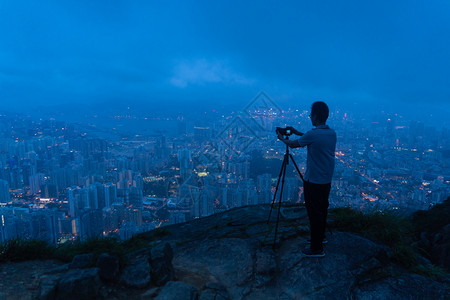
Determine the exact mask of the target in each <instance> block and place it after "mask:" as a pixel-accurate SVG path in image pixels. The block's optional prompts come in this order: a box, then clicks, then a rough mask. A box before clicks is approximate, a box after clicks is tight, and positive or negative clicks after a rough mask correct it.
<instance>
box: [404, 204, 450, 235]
mask: <svg viewBox="0 0 450 300" xmlns="http://www.w3.org/2000/svg"><path fill="white" fill-rule="evenodd" d="M412 223H413V225H414V234H415V236H416V237H419V236H420V234H421V233H422V232H427V233H437V232H439V231H440V230H441V229H442V228H443V227H444V226H445V225H447V224H449V223H450V198H448V199H447V200H445V201H444V202H443V203H441V204H436V205H435V206H434V207H433V208H431V209H430V210H419V211H416V212H415V213H414V214H413V215H412Z"/></svg>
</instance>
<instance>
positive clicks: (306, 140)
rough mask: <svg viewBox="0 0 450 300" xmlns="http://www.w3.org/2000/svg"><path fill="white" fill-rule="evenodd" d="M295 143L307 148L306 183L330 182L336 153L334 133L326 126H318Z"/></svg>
mask: <svg viewBox="0 0 450 300" xmlns="http://www.w3.org/2000/svg"><path fill="white" fill-rule="evenodd" d="M297 143H298V144H299V146H300V147H305V146H307V148H308V155H307V158H306V172H305V175H304V178H305V180H306V181H309V182H312V183H318V184H326V183H330V182H331V178H332V177H333V172H334V164H335V161H334V160H335V152H336V132H335V131H334V130H333V129H331V128H330V127H329V126H328V125H319V126H317V127H315V128H313V129H312V130H310V131H308V132H306V133H305V134H304V135H302V136H301V137H300V138H299V139H298V140H297Z"/></svg>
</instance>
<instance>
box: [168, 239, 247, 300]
mask: <svg viewBox="0 0 450 300" xmlns="http://www.w3.org/2000/svg"><path fill="white" fill-rule="evenodd" d="M253 252H254V249H253V247H252V246H251V245H250V243H249V241H248V240H245V239H237V238H224V239H219V240H210V239H208V240H203V241H201V242H198V243H195V244H189V245H186V246H185V247H183V249H180V250H179V251H178V253H176V254H175V257H174V259H173V265H174V268H175V277H176V278H177V279H178V280H182V281H184V282H187V283H190V284H192V285H194V286H196V287H197V288H198V289H201V288H202V287H203V286H205V284H206V283H208V282H221V283H222V284H223V285H224V286H226V287H227V289H228V292H229V293H230V296H231V298H232V299H239V298H240V297H242V295H243V294H244V293H245V289H246V288H245V287H244V286H246V285H248V284H249V282H250V281H251V280H252V276H253V269H254V262H253Z"/></svg>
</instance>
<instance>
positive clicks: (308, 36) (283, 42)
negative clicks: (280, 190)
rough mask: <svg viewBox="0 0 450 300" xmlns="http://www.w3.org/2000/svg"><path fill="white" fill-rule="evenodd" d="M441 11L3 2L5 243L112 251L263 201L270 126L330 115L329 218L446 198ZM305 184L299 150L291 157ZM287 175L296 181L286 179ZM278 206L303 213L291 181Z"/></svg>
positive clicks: (447, 103)
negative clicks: (91, 243)
mask: <svg viewBox="0 0 450 300" xmlns="http://www.w3.org/2000/svg"><path fill="white" fill-rule="evenodd" d="M449 12H450V2H449V1H444V0H436V1H372V2H365V1H355V0H351V1H282V2H280V1H244V2H243V1H72V2H66V1H27V0H14V1H12V0H3V1H1V2H0V141H1V142H0V242H2V241H5V240H8V239H11V238H15V237H22V238H36V239H41V240H46V241H48V242H49V243H53V244H60V243H64V242H67V241H74V240H78V239H80V240H86V239H88V238H90V237H98V236H115V237H120V238H121V239H127V238H130V237H131V236H133V235H134V234H136V233H139V232H145V231H148V230H151V229H154V228H158V227H162V226H165V225H169V224H176V223H182V222H186V221H189V220H192V219H196V218H201V217H206V216H209V215H212V214H214V213H218V212H223V211H225V210H228V209H231V208H234V207H240V206H245V205H258V204H268V203H270V202H271V201H272V199H273V194H274V189H275V185H276V182H277V176H278V172H279V171H278V170H279V168H280V166H281V162H282V159H283V154H284V151H285V146H284V144H282V143H281V142H280V141H279V140H278V139H277V136H276V134H275V127H277V126H281V127H285V126H294V127H295V128H297V129H298V130H301V131H302V132H305V131H307V130H310V129H311V128H312V127H313V126H312V123H311V119H310V118H309V115H310V113H311V112H310V109H311V104H312V103H313V102H315V101H324V102H326V103H327V104H328V106H329V108H330V117H329V119H328V121H327V124H329V126H330V127H331V128H333V129H334V130H335V131H336V134H337V147H336V153H335V158H336V169H335V173H334V177H333V181H332V189H331V194H330V206H331V207H342V206H349V207H352V208H355V209H358V210H361V211H373V210H394V211H399V212H401V213H402V214H405V215H407V214H410V213H412V212H413V211H416V210H419V209H428V208H430V207H433V206H434V205H436V204H438V203H442V202H443V201H444V200H445V199H446V198H447V197H448V196H449V195H450V118H449V117H448V116H449V113H450V56H449V53H450V18H449V17H448V16H449ZM292 153H293V155H294V156H295V158H296V160H297V161H298V163H299V167H300V170H301V171H302V172H304V171H305V168H306V151H305V150H304V149H296V150H292ZM290 167H291V166H290ZM283 197H284V198H283V201H287V202H291V203H298V204H301V203H303V198H304V195H303V186H302V183H301V181H300V178H299V177H298V174H297V173H296V172H295V170H292V169H290V170H288V171H287V173H286V192H285V194H283Z"/></svg>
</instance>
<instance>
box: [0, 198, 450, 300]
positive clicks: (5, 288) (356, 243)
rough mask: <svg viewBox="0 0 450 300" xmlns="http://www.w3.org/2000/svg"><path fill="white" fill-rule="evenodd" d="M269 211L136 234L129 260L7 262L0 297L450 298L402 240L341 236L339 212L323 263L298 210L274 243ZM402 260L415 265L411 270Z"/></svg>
mask: <svg viewBox="0 0 450 300" xmlns="http://www.w3.org/2000/svg"><path fill="white" fill-rule="evenodd" d="M269 209H270V206H267V205H264V206H247V207H241V208H235V209H232V210H229V211H226V212H224V213H220V214H216V215H213V216H210V217H207V218H203V219H197V220H194V221H191V222H188V223H184V224H178V225H171V226H167V227H164V228H162V229H159V230H156V231H152V232H148V233H145V234H141V235H139V236H137V237H135V238H134V242H135V243H136V242H137V241H140V242H143V243H141V244H140V245H144V244H146V245H147V247H145V248H143V249H141V250H138V251H134V252H132V253H129V254H127V256H126V259H125V261H126V263H125V264H121V263H120V259H119V258H118V257H117V256H114V255H109V254H103V255H101V256H100V257H98V258H97V256H95V259H94V256H93V255H92V254H87V255H84V256H83V255H81V256H80V255H78V256H76V257H75V258H74V260H73V261H72V262H71V263H68V264H63V263H61V262H56V261H44V262H38V261H26V262H20V263H11V262H8V263H3V264H0V274H2V276H1V279H0V284H1V286H0V287H2V289H0V297H6V298H8V297H13V298H19V297H20V298H31V299H33V298H35V299H122V298H125V297H126V298H129V299H154V298H155V299H202V300H204V299H346V298H351V299H411V298H413V299H448V295H450V284H449V281H448V277H447V274H446V273H443V272H442V270H441V269H438V268H436V267H433V266H432V265H431V264H430V263H429V262H428V261H427V259H425V258H423V257H420V256H417V257H416V256H411V255H410V256H408V255H403V254H404V253H409V252H408V251H407V250H405V251H403V252H402V251H401V249H403V248H402V247H401V244H398V243H394V242H393V243H391V244H390V245H383V244H382V243H381V242H382V241H383V240H379V239H378V240H377V237H375V238H372V240H371V239H369V238H371V237H370V236H367V237H363V236H362V235H364V234H360V235H357V234H355V233H350V232H345V231H339V230H338V229H339V228H340V229H342V227H343V225H342V222H340V221H339V220H342V218H341V217H342V212H341V215H339V214H336V213H335V214H334V217H332V218H331V220H330V223H331V224H332V225H333V227H334V229H333V231H332V233H330V232H329V233H327V239H328V241H329V243H328V244H327V245H326V248H325V251H326V256H325V257H324V258H305V257H304V256H303V255H302V254H301V249H302V248H303V247H305V245H306V239H307V238H309V236H308V235H309V233H308V219H307V215H306V210H305V208H304V207H301V206H292V207H283V208H282V213H281V219H280V224H279V225H280V226H279V229H278V233H279V234H278V237H279V238H278V240H277V244H276V247H273V246H274V245H273V238H274V235H273V233H274V228H275V220H276V214H273V215H272V220H271V222H270V223H269V224H267V223H266V221H267V217H268V213H269ZM353 217H354V216H353ZM340 218H341V219H340ZM355 220H356V219H353V221H355ZM360 224H363V222H362V223H360ZM349 231H355V230H352V229H351V228H350V230H349ZM380 231H381V232H391V231H389V230H388V231H386V230H384V229H383V228H380ZM367 232H369V233H370V230H369V229H367ZM393 236H395V234H393V235H392V236H389V239H391V240H392V239H395V237H394V238H393ZM380 241H381V242H380ZM399 245H400V246H399ZM402 255H403V256H402ZM408 259H411V260H413V261H411V263H410V264H409V265H408ZM93 260H95V262H93ZM27 266H28V267H27ZM434 271H435V272H434ZM11 272H12V273H11ZM7 274H8V275H7ZM30 279H32V282H29V280H30ZM20 281H22V283H20ZM23 282H26V285H25V287H26V288H25V289H24V288H23V286H24V284H23Z"/></svg>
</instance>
